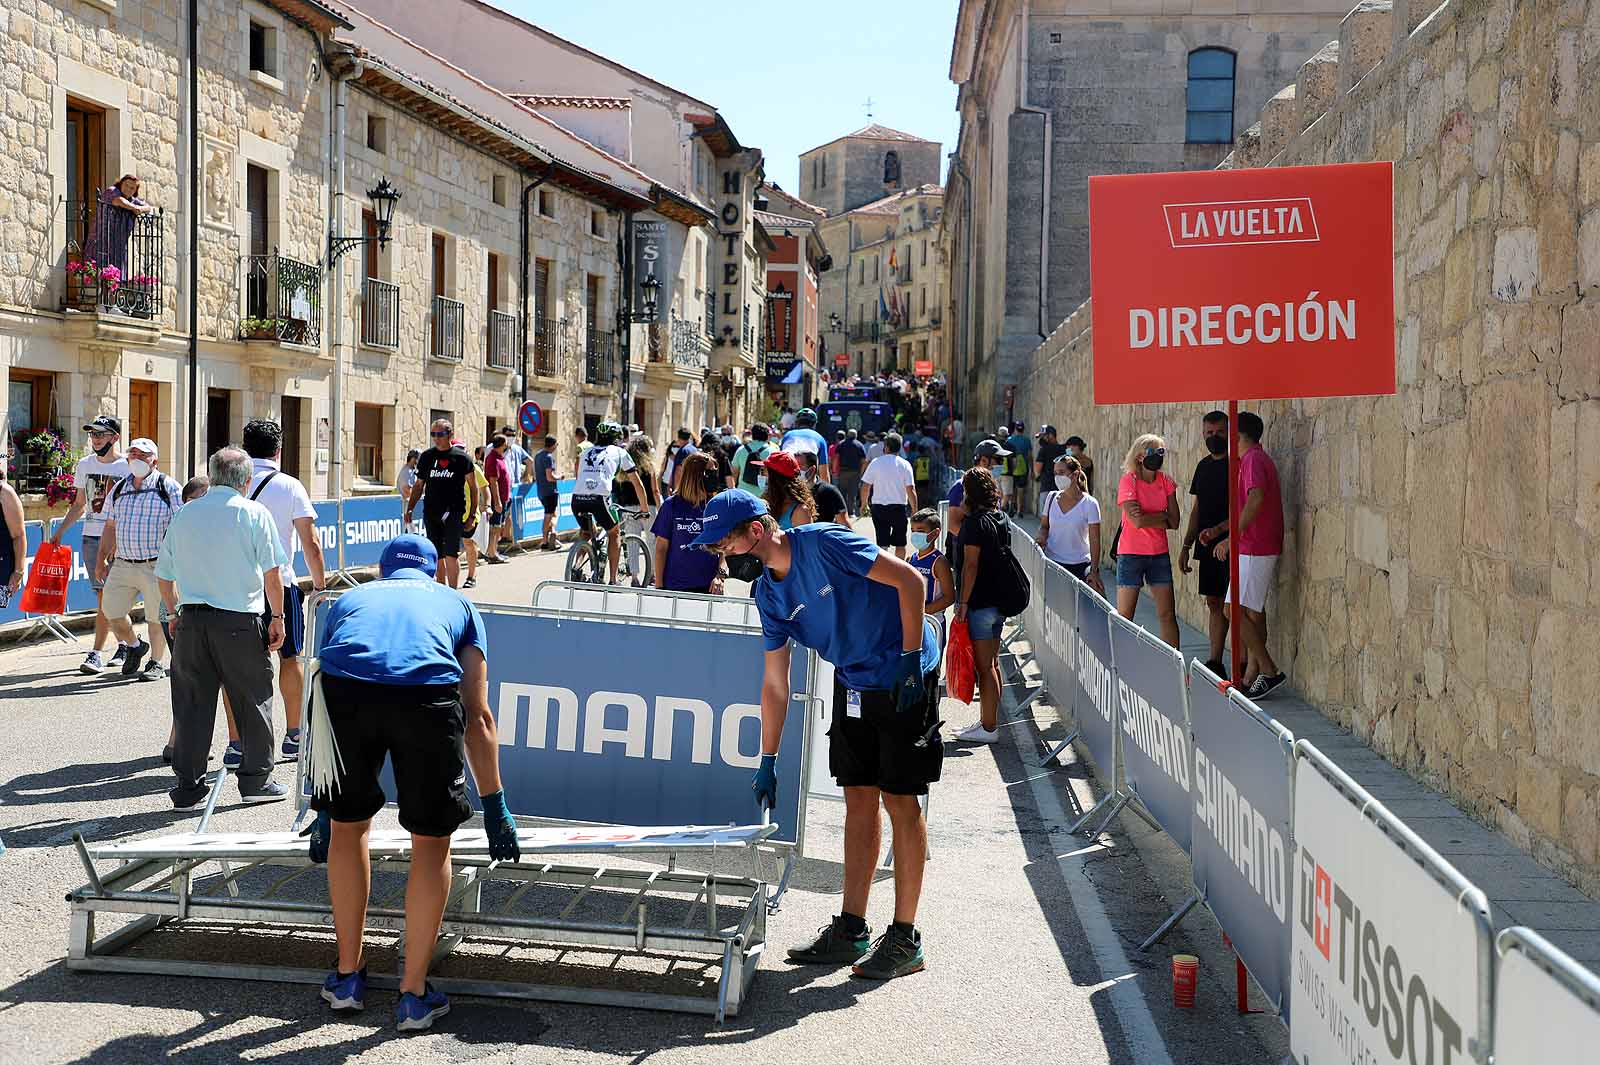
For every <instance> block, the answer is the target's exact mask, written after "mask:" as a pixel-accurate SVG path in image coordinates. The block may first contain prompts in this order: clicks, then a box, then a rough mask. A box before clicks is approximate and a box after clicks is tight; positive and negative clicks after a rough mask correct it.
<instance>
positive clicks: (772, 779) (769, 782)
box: [750, 754, 778, 809]
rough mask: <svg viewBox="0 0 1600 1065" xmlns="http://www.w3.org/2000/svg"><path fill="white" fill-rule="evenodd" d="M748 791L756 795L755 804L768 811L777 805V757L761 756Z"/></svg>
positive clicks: (772, 755) (770, 755) (773, 755)
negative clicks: (754, 777)
mask: <svg viewBox="0 0 1600 1065" xmlns="http://www.w3.org/2000/svg"><path fill="white" fill-rule="evenodd" d="M750 790H751V791H753V792H755V793H756V802H758V803H760V804H761V805H763V806H765V807H767V808H768V809H771V808H773V807H775V806H777V805H778V756H777V755H775V754H764V755H762V756H761V765H760V766H759V767H758V768H757V769H756V779H755V780H754V781H752V782H751V784H750Z"/></svg>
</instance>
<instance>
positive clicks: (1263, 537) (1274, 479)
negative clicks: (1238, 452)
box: [1239, 447, 1283, 555]
mask: <svg viewBox="0 0 1600 1065" xmlns="http://www.w3.org/2000/svg"><path fill="white" fill-rule="evenodd" d="M1252 488H1259V489H1261V508H1260V509H1259V510H1257V511H1256V516H1255V519H1254V520H1253V521H1251V522H1250V527H1249V528H1248V529H1246V530H1245V531H1244V532H1242V533H1240V534H1239V553H1240V554H1241V555H1281V554H1283V495H1282V493H1281V492H1279V490H1278V467H1277V465H1276V464H1274V463H1273V461H1272V456H1270V455H1268V454H1267V453H1266V452H1265V451H1264V450H1262V449H1261V448H1260V447H1253V448H1251V449H1250V450H1249V451H1246V452H1245V453H1244V456H1243V457H1242V458H1241V459H1240V460H1239V498H1240V499H1241V500H1245V499H1248V498H1249V495H1250V489H1252ZM1242 505H1243V504H1241V506H1242Z"/></svg>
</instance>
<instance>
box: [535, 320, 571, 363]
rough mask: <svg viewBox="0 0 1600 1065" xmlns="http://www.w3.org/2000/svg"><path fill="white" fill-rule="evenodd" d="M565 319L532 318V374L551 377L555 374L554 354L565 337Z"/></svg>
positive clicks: (560, 348)
mask: <svg viewBox="0 0 1600 1065" xmlns="http://www.w3.org/2000/svg"><path fill="white" fill-rule="evenodd" d="M566 330H567V320H566V319H565V318H546V317H545V316H544V315H542V314H536V315H534V316H533V372H534V373H536V374H543V375H545V376H546V377H553V376H554V375H555V373H556V354H557V352H559V351H561V350H562V348H563V345H562V343H561V340H562V337H564V336H565V335H566Z"/></svg>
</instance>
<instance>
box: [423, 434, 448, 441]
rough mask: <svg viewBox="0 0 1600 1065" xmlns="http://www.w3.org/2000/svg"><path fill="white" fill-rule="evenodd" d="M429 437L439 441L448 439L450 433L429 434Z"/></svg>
mask: <svg viewBox="0 0 1600 1065" xmlns="http://www.w3.org/2000/svg"><path fill="white" fill-rule="evenodd" d="M428 435H429V436H431V437H433V438H434V439H436V440H437V439H442V438H444V437H447V436H449V435H450V434H449V433H429V434H428Z"/></svg>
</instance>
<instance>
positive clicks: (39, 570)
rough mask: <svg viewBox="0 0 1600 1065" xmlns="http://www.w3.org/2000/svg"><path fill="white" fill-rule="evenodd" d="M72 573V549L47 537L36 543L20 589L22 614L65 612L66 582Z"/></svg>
mask: <svg viewBox="0 0 1600 1065" xmlns="http://www.w3.org/2000/svg"><path fill="white" fill-rule="evenodd" d="M71 576H72V548H70V547H67V546H66V545H64V544H53V543H51V542H50V541H49V540H46V541H45V542H44V543H42V544H40V545H39V550H38V551H37V552H35V554H34V556H33V565H32V566H31V567H29V569H28V583H27V584H26V585H25V586H24V587H23V589H22V603H21V607H22V612H23V613H24V614H65V613H66V612H67V581H68V580H69V579H70V578H71Z"/></svg>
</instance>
